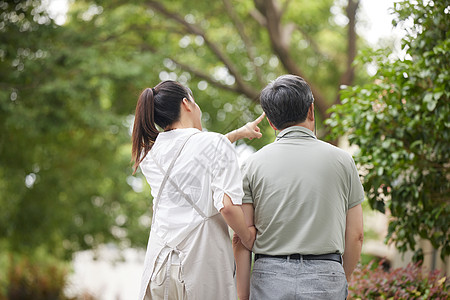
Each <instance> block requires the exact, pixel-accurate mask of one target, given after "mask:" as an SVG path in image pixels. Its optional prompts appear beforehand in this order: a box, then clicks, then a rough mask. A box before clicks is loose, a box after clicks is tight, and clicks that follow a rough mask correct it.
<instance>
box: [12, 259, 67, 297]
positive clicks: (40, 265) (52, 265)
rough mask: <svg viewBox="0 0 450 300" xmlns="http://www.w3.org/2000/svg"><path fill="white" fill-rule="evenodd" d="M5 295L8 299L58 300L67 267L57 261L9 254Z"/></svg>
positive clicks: (62, 289)
mask: <svg viewBox="0 0 450 300" xmlns="http://www.w3.org/2000/svg"><path fill="white" fill-rule="evenodd" d="M7 274H8V279H7V280H8V283H7V287H6V297H7V299H8V300H21V299H36V300H40V299H42V300H44V299H45V300H53V299H54V300H60V299H66V298H65V297H64V293H63V292H64V287H65V285H66V280H67V274H68V268H67V265H66V264H64V263H61V262H59V261H49V260H48V259H47V260H35V259H30V258H28V257H25V256H13V255H12V254H11V255H10V261H9V268H8V272H7Z"/></svg>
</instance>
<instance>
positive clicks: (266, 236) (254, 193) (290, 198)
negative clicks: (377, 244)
mask: <svg viewBox="0 0 450 300" xmlns="http://www.w3.org/2000/svg"><path fill="white" fill-rule="evenodd" d="M243 169H244V192H245V196H244V199H243V202H244V203H253V206H254V209H255V212H254V220H255V226H256V228H257V230H258V235H257V238H256V242H255V246H254V248H253V250H254V252H255V253H260V254H268V255H285V254H292V253H301V254H324V253H343V252H344V240H345V224H346V213H347V210H348V209H350V208H351V207H353V206H355V205H357V204H360V203H361V202H362V200H363V198H364V195H363V191H362V188H361V184H360V181H359V177H358V173H357V171H356V168H355V165H354V163H353V160H352V158H351V156H350V155H349V154H347V153H346V152H344V151H342V150H340V149H339V148H336V147H334V146H332V145H330V144H328V143H324V142H322V141H319V140H317V139H316V138H315V136H314V134H313V133H312V132H311V131H310V130H308V129H306V128H304V127H300V126H292V127H289V128H287V129H285V130H283V131H282V132H280V134H279V135H278V138H277V141H275V142H274V143H272V144H270V145H268V146H266V147H264V148H263V149H261V150H260V151H258V152H257V153H255V154H254V155H252V156H251V157H250V158H249V160H248V161H247V163H246V165H245V166H244V168H243Z"/></svg>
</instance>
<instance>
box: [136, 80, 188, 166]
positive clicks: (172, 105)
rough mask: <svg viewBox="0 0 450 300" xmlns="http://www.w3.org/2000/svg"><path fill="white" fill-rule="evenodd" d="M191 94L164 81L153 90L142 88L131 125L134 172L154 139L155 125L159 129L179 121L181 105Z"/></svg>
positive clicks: (177, 84)
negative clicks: (132, 124)
mask: <svg viewBox="0 0 450 300" xmlns="http://www.w3.org/2000/svg"><path fill="white" fill-rule="evenodd" d="M191 97H192V92H191V90H190V89H189V88H187V87H185V86H183V85H182V84H180V83H178V82H176V81H172V80H167V81H163V82H160V83H159V84H158V85H157V86H155V87H154V88H146V89H145V90H144V91H143V92H142V93H141V95H140V96H139V100H138V103H137V105H136V113H135V118H134V126H133V135H132V141H133V148H132V156H133V160H134V172H136V169H137V167H138V166H139V163H140V162H141V161H142V160H143V159H144V157H145V156H146V155H147V153H148V151H150V149H151V148H152V146H153V143H154V142H155V140H156V138H157V137H158V134H159V130H158V128H157V127H156V125H158V126H159V127H161V128H163V129H164V128H166V127H167V126H169V125H171V124H173V123H174V122H176V121H178V120H179V119H180V110H181V102H182V101H183V99H184V98H186V99H188V100H190V98H191Z"/></svg>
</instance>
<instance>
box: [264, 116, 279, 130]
mask: <svg viewBox="0 0 450 300" xmlns="http://www.w3.org/2000/svg"><path fill="white" fill-rule="evenodd" d="M266 118H267V116H266ZM267 121H269V124H270V127H272V128H273V130H278V129H277V128H276V127H275V125H273V124H272V122H270V120H269V118H267Z"/></svg>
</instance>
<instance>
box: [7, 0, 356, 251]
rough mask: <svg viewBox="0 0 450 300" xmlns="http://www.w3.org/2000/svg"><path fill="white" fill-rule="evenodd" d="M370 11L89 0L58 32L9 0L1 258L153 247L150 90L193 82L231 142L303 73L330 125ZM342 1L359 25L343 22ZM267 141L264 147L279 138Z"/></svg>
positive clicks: (207, 114)
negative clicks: (139, 120)
mask: <svg viewBox="0 0 450 300" xmlns="http://www.w3.org/2000/svg"><path fill="white" fill-rule="evenodd" d="M358 4H359V2H358V1H348V2H342V3H337V4H334V2H333V1H332V0H321V1H316V2H314V3H311V2H309V1H295V2H290V3H289V2H285V3H284V2H279V1H275V0H267V1H230V0H224V1H213V2H211V1H195V2H193V1H181V0H180V1H170V2H167V1H160V2H158V1H143V0H140V1H132V2H131V1H119V0H115V1H101V0H98V1H82V0H80V1H74V2H72V3H71V6H70V10H69V13H68V18H67V21H66V23H65V24H64V25H63V26H58V25H56V24H55V23H54V20H53V19H51V18H50V17H49V16H48V14H47V11H46V9H45V7H44V6H43V5H42V3H41V1H38V0H32V1H31V0H30V1H18V0H16V1H0V7H1V9H2V13H1V24H0V31H1V36H0V43H1V44H0V45H1V48H0V56H1V60H0V70H1V72H0V84H1V87H2V88H1V90H0V97H1V102H0V128H1V132H2V134H1V136H0V164H1V168H0V204H1V206H2V210H1V211H0V246H1V248H2V249H4V250H5V251H15V252H21V253H33V252H34V251H36V249H40V248H45V249H46V250H47V251H48V252H50V253H51V254H52V255H55V256H56V257H60V258H66V259H70V257H71V255H72V253H73V252H75V251H79V250H83V249H90V248H95V247H96V246H98V245H100V244H104V243H108V242H114V243H116V244H117V245H118V246H120V247H129V246H138V247H145V245H146V239H147V236H148V229H149V228H148V227H149V224H150V217H151V213H152V212H151V210H150V209H149V208H150V207H151V205H150V204H151V199H149V190H148V186H147V184H146V182H143V181H142V177H141V176H140V175H138V176H136V177H133V176H131V173H132V172H131V169H130V162H129V161H130V136H129V128H130V125H131V124H132V116H133V113H134V108H135V104H136V99H137V96H138V95H139V93H140V91H141V90H142V89H144V88H145V87H149V86H154V85H156V84H157V83H158V82H159V81H160V80H165V79H174V80H178V81H180V82H182V83H184V84H187V85H188V86H189V87H190V88H191V89H192V90H193V92H194V95H195V97H196V100H197V102H198V103H199V104H200V107H201V108H202V110H203V117H202V118H203V125H204V127H205V128H206V129H207V130H210V131H217V132H221V133H226V132H227V131H231V130H233V129H235V128H237V127H238V126H241V125H243V124H245V123H246V122H248V121H250V120H252V119H253V118H255V117H256V116H257V115H259V114H260V112H261V109H260V107H259V105H258V103H257V102H256V101H255V100H256V96H257V94H258V91H259V90H260V89H261V88H262V87H264V86H265V85H266V83H267V82H268V81H270V80H271V79H275V78H276V77H277V76H278V75H280V74H283V73H286V72H288V71H289V70H291V71H296V72H298V73H301V74H302V75H303V76H305V78H307V80H308V81H309V82H310V83H311V85H312V86H313V88H315V89H316V90H317V93H316V95H315V96H316V103H317V107H318V109H317V117H318V118H319V119H322V120H323V119H325V118H326V117H327V116H328V113H327V112H326V108H327V107H329V106H330V105H331V104H333V103H336V101H339V96H338V91H339V86H340V84H341V83H342V82H343V81H346V82H347V83H351V82H352V81H353V77H354V74H355V70H354V68H353V67H352V66H351V65H350V64H349V62H351V61H352V60H353V57H354V55H355V53H354V52H355V49H356V45H357V43H358V44H362V43H363V41H361V40H358V39H356V35H355V28H354V27H355V20H356V19H355V18H356V9H357V7H358ZM332 5H335V6H336V7H335V10H336V9H337V10H341V12H342V13H344V14H347V15H348V17H349V20H353V21H352V22H353V23H352V22H350V23H349V25H348V26H341V25H337V24H336V23H335V22H334V21H333V14H332V12H331V10H330V7H331V6H332ZM347 50H349V51H347ZM350 50H351V51H350ZM356 72H359V73H361V74H364V72H363V71H361V70H359V71H356ZM350 77H351V78H350ZM357 78H359V79H358V80H363V78H364V75H361V76H357ZM319 87H320V88H319ZM318 129H319V134H321V135H323V133H324V132H326V128H325V127H322V126H321V125H320V124H319V126H318ZM262 131H263V133H264V137H263V138H262V139H261V140H254V141H252V142H250V143H249V144H251V146H253V147H254V148H255V149H258V148H259V147H261V146H262V145H264V144H267V143H268V142H271V141H272V140H273V138H274V135H273V131H272V130H270V129H269V126H267V123H265V124H262Z"/></svg>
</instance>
